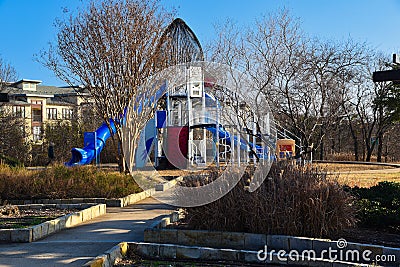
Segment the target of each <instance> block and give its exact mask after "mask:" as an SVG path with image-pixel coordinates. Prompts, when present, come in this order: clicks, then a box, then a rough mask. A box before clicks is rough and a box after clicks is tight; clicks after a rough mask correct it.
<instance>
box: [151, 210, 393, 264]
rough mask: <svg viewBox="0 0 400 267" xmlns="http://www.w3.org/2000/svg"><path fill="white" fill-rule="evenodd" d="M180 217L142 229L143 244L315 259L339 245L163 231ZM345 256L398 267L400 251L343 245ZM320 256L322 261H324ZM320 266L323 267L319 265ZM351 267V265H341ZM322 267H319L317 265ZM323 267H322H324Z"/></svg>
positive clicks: (250, 235) (299, 239)
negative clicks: (382, 259)
mask: <svg viewBox="0 0 400 267" xmlns="http://www.w3.org/2000/svg"><path fill="white" fill-rule="evenodd" d="M179 217H181V215H180V213H179V212H175V214H171V215H170V216H168V217H165V218H163V219H162V220H160V221H157V222H156V223H154V224H153V225H151V226H150V227H149V228H147V229H145V232H144V241H145V242H149V243H157V244H173V245H178V246H196V247H197V246H200V247H212V248H218V249H234V250H245V251H259V250H262V249H265V246H266V247H267V248H268V250H269V251H271V250H275V251H276V252H278V251H280V250H283V251H286V252H290V251H293V250H295V251H298V252H303V251H306V250H313V251H315V252H316V254H317V255H321V254H322V255H323V256H326V257H328V255H327V254H325V255H324V254H323V253H322V251H324V250H329V249H336V250H338V241H332V240H330V239H319V238H307V237H296V236H285V235H266V234H253V233H240V232H223V231H206V230H185V229H183V230H180V229H172V228H168V229H165V227H166V226H167V225H168V224H170V223H173V222H176V221H177V220H179ZM340 250H342V251H343V252H344V253H347V252H349V253H350V252H351V251H353V250H357V251H359V252H360V254H361V253H363V252H364V251H367V250H368V251H371V252H372V254H371V255H369V256H370V258H375V256H376V255H394V256H395V257H396V263H397V265H395V266H400V248H392V247H385V246H379V245H372V244H360V243H352V242H346V244H345V247H341V248H340ZM323 256H321V257H323ZM324 260H325V261H327V262H328V263H327V265H326V266H332V262H331V261H329V259H328V258H326V259H324ZM296 264H298V265H307V264H308V263H304V262H303V263H302V262H296ZM321 264H322V263H321ZM343 264H347V265H343V266H350V265H352V264H360V263H352V262H347V263H343ZM316 266H321V265H318V264H317V265H316ZM324 266H325V264H324ZM335 266H336V265H335Z"/></svg>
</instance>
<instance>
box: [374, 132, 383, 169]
mask: <svg viewBox="0 0 400 267" xmlns="http://www.w3.org/2000/svg"><path fill="white" fill-rule="evenodd" d="M377 138H378V152H377V159H376V161H377V162H382V151H383V134H382V133H379V134H378V136H377Z"/></svg>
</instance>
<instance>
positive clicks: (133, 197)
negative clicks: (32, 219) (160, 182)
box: [10, 188, 156, 208]
mask: <svg viewBox="0 0 400 267" xmlns="http://www.w3.org/2000/svg"><path fill="white" fill-rule="evenodd" d="M155 192H156V190H155V189H154V188H151V189H148V190H145V191H143V192H140V193H136V194H130V195H128V196H126V197H122V198H116V199H108V198H67V199H33V200H11V201H10V203H11V204H14V205H29V204H78V203H97V204H106V205H107V207H121V208H122V207H125V206H128V205H131V204H134V203H136V202H138V201H140V200H143V199H145V198H147V197H150V196H152V195H154V194H155Z"/></svg>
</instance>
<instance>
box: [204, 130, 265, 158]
mask: <svg viewBox="0 0 400 267" xmlns="http://www.w3.org/2000/svg"><path fill="white" fill-rule="evenodd" d="M207 130H209V131H210V132H212V133H213V134H216V131H217V129H216V128H215V127H212V126H208V127H207ZM218 137H219V138H225V139H226V142H227V143H228V144H231V143H232V135H231V134H230V133H229V132H227V131H226V130H225V129H224V128H223V127H222V126H220V127H218ZM233 141H234V144H237V142H238V138H237V136H236V135H234V136H233ZM249 148H255V149H256V153H257V156H258V158H261V159H266V158H268V148H264V153H263V147H262V146H259V145H254V144H253V143H251V142H246V141H244V140H243V139H241V138H240V149H242V150H246V151H248V150H249Z"/></svg>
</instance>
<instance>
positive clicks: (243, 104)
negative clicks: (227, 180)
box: [66, 19, 301, 169]
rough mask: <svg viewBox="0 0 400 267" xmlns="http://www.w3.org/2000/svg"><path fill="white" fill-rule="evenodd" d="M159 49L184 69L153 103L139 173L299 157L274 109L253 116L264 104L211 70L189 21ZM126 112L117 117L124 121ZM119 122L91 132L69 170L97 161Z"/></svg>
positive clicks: (171, 30)
mask: <svg viewBox="0 0 400 267" xmlns="http://www.w3.org/2000/svg"><path fill="white" fill-rule="evenodd" d="M171 40H172V41H171ZM174 40H178V41H174ZM171 47H172V48H171ZM159 49H160V50H161V51H164V52H168V51H178V52H176V54H171V57H170V58H169V59H168V62H167V63H166V67H169V66H174V65H178V71H177V74H176V75H175V76H168V77H167V78H165V82H164V83H163V85H162V86H160V87H159V89H158V90H157V91H156V93H155V95H154V96H153V97H152V98H151V99H149V101H150V102H155V103H156V105H155V106H156V107H157V110H156V111H155V117H154V118H153V119H150V120H149V121H148V122H147V125H146V127H145V128H144V129H143V130H142V132H141V135H140V140H139V142H138V147H137V148H136V153H135V160H134V161H135V167H136V168H144V167H147V166H154V167H156V168H181V169H191V168H195V167H196V168H198V167H201V168H204V167H206V166H209V165H213V166H217V167H219V166H221V164H222V165H226V164H236V165H238V166H240V165H241V164H242V163H246V164H248V163H253V164H256V163H268V164H269V162H271V161H274V160H282V159H288V158H292V157H294V156H295V155H296V154H295V152H296V151H295V150H296V147H297V148H300V149H301V143H299V144H298V145H297V144H296V143H295V141H294V140H292V139H290V137H291V136H293V134H291V133H290V132H289V131H287V130H285V129H283V128H282V127H280V126H279V125H278V124H275V123H274V121H273V117H272V113H271V111H270V110H269V109H265V110H261V111H260V110H257V111H258V112H254V111H253V110H252V108H253V106H254V105H256V104H257V103H254V102H252V101H254V99H252V97H251V94H250V97H248V98H243V97H242V96H241V94H242V93H241V92H239V91H238V88H236V89H235V86H233V85H232V84H233V83H231V84H229V85H228V84H226V83H224V82H221V80H226V77H223V79H218V76H219V74H218V73H220V72H221V70H220V69H221V68H220V67H219V66H212V67H211V68H209V67H206V66H205V64H204V62H202V61H201V60H203V51H202V48H201V46H200V43H199V42H198V40H197V38H196V36H195V35H194V33H193V32H192V31H191V30H190V28H189V27H188V26H187V25H186V24H185V23H184V22H183V21H182V20H180V19H176V20H175V21H174V22H172V23H171V24H170V25H169V26H168V27H167V29H166V30H165V32H164V34H163V36H162V37H161V40H160V44H159ZM164 63H165V62H164ZM247 86H251V85H250V84H245V85H244V88H245V89H244V90H243V88H240V89H241V90H242V91H246V90H250V89H248V88H247ZM232 87H233V88H232ZM239 87H240V86H239ZM242 87H243V86H242ZM142 104H143V103H140V105H142ZM263 104H264V106H268V105H267V104H266V103H263ZM139 108H140V107H139ZM134 112H138V110H134ZM139 112H140V111H139ZM125 115H126V114H124V116H123V117H122V118H118V120H122V121H123V122H125V119H126V117H125ZM114 123H115V122H114V120H110V127H108V126H107V124H106V123H103V125H101V126H100V127H99V128H98V129H97V130H96V131H95V132H93V133H86V134H85V138H84V148H73V149H72V151H71V152H72V158H71V160H70V161H69V162H68V163H66V165H67V166H77V165H85V164H90V163H91V162H92V161H93V160H96V162H98V161H99V155H100V152H101V150H102V149H103V148H104V146H105V144H106V141H107V139H108V138H109V137H110V136H112V135H113V134H115V131H116V129H115V125H114ZM288 133H289V134H288ZM277 136H280V137H281V138H284V139H285V140H286V141H285V140H278V144H277ZM289 139H290V140H289Z"/></svg>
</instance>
